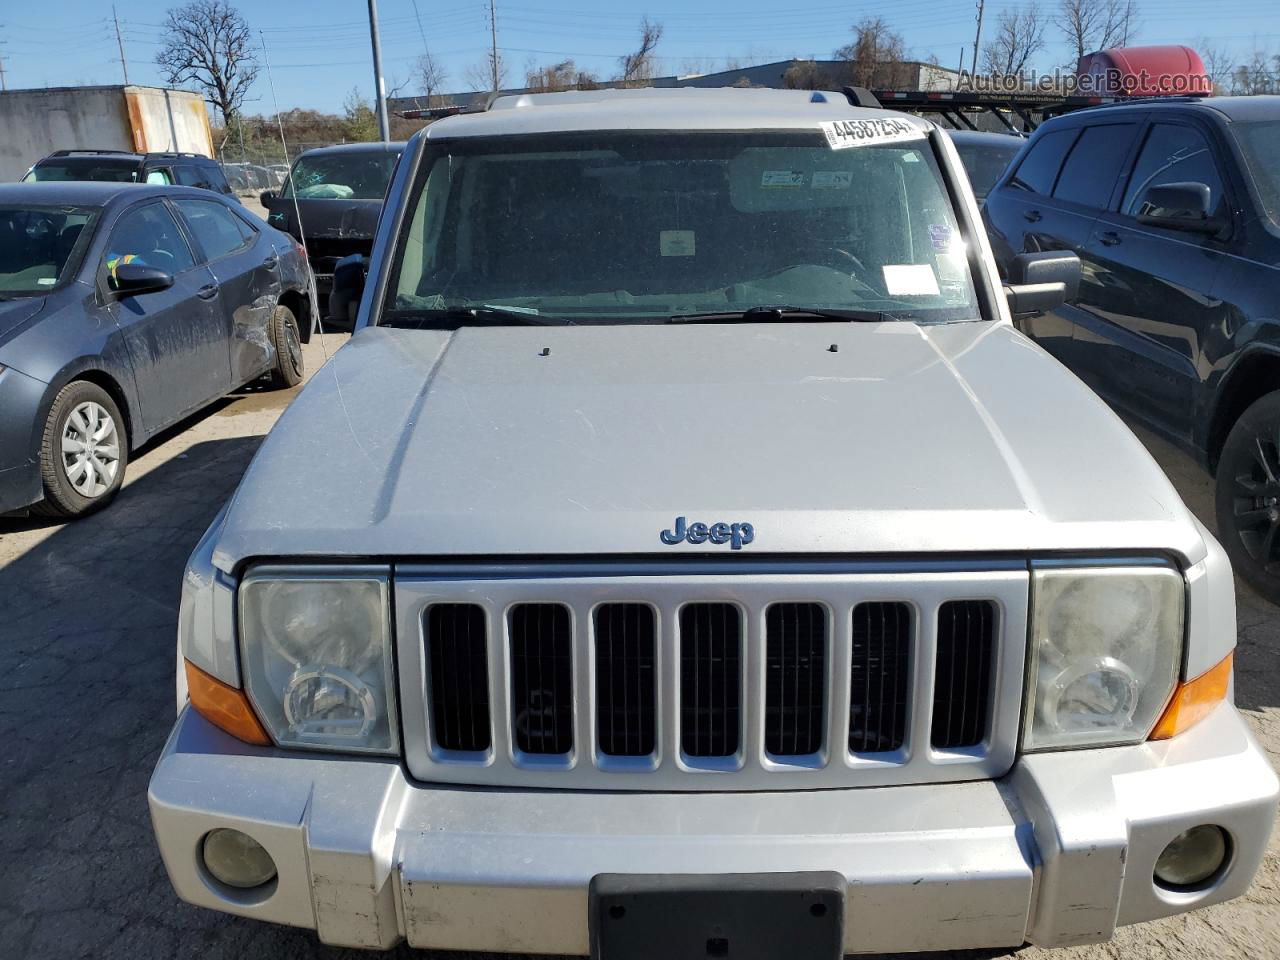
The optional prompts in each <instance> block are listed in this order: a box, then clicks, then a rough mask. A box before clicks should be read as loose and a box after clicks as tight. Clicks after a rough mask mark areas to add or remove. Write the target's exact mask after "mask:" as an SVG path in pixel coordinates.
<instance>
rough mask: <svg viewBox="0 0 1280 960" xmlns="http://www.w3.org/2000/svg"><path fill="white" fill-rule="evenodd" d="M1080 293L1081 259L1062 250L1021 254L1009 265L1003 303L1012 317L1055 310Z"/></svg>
mask: <svg viewBox="0 0 1280 960" xmlns="http://www.w3.org/2000/svg"><path fill="white" fill-rule="evenodd" d="M1079 292H1080V258H1079V257H1077V256H1076V255H1075V254H1074V253H1069V252H1066V251H1062V250H1046V251H1043V252H1040V253H1020V254H1018V255H1017V256H1016V257H1014V258H1013V262H1012V263H1011V264H1010V265H1009V283H1007V284H1006V285H1005V288H1004V295H1005V299H1007V300H1008V301H1009V312H1010V313H1012V314H1013V315H1014V316H1015V317H1025V316H1034V315H1036V314H1040V313H1048V312H1050V311H1051V310H1056V309H1057V308H1058V307H1060V306H1062V305H1063V304H1064V303H1066V302H1067V301H1068V300H1074V299H1075V298H1076V295H1077V294H1078V293H1079Z"/></svg>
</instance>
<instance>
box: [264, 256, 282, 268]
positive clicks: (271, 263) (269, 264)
mask: <svg viewBox="0 0 1280 960" xmlns="http://www.w3.org/2000/svg"><path fill="white" fill-rule="evenodd" d="M278 262H279V261H277V260H276V258H275V257H274V256H271V257H267V259H265V260H263V261H262V265H263V266H264V267H266V268H267V269H268V270H274V269H275V268H276V264H277V263H278Z"/></svg>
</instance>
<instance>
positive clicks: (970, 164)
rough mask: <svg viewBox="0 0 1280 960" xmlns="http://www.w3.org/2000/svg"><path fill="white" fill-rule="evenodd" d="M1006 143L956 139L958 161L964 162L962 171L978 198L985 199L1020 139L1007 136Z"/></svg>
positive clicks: (1020, 143) (1017, 146)
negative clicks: (969, 141) (967, 141)
mask: <svg viewBox="0 0 1280 960" xmlns="http://www.w3.org/2000/svg"><path fill="white" fill-rule="evenodd" d="M1009 141H1010V142H1009V143H1008V144H987V143H963V142H960V141H956V152H957V153H958V154H960V162H961V163H963V164H964V172H965V173H967V174H968V175H969V183H970V184H971V185H972V187H973V195H974V196H975V197H977V198H978V199H979V200H985V199H987V194H989V193H990V192H991V188H992V187H994V186H995V185H996V181H997V180H999V179H1000V174H1002V173H1004V171H1005V168H1006V167H1007V166H1009V161H1010V160H1012V159H1013V158H1014V156H1015V155H1016V154H1017V152H1018V148H1019V147H1020V146H1022V142H1023V141H1022V140H1019V139H1017V138H1014V137H1010V138H1009Z"/></svg>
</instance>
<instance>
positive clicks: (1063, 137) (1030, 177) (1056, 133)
mask: <svg viewBox="0 0 1280 960" xmlns="http://www.w3.org/2000/svg"><path fill="white" fill-rule="evenodd" d="M1076 133H1077V131H1076V130H1074V129H1071V130H1051V131H1050V132H1048V133H1045V134H1042V135H1041V137H1040V139H1038V140H1037V141H1036V142H1035V143H1033V144H1031V145H1030V146H1029V147H1028V149H1027V155H1026V156H1025V157H1023V158H1022V162H1021V163H1020V164H1018V170H1017V172H1016V173H1015V174H1014V175H1013V182H1014V183H1015V184H1017V185H1018V186H1020V187H1022V188H1024V189H1026V190H1030V191H1032V192H1033V193H1043V194H1044V195H1045V196H1048V195H1049V194H1050V193H1051V192H1052V191H1053V184H1054V181H1055V180H1057V179H1058V171H1059V170H1060V169H1061V168H1062V158H1063V157H1065V156H1066V155H1067V150H1068V149H1070V147H1071V144H1072V143H1073V142H1074V141H1075V138H1076Z"/></svg>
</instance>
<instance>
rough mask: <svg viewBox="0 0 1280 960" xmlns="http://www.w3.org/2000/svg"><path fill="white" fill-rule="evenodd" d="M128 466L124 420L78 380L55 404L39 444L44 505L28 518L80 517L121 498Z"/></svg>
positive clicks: (99, 392) (107, 399)
mask: <svg viewBox="0 0 1280 960" xmlns="http://www.w3.org/2000/svg"><path fill="white" fill-rule="evenodd" d="M128 460H129V442H128V436H127V434H126V433H125V424H124V418H123V417H122V416H121V415H120V408H119V407H117V406H116V404H115V401H114V400H112V399H111V396H110V394H108V393H107V392H106V391H105V390H103V389H102V388H101V387H99V386H98V385H97V384H94V383H89V382H88V381H86V380H76V381H73V382H72V383H69V384H67V385H66V386H65V387H63V388H62V389H61V390H60V391H59V392H58V395H57V396H56V397H55V398H54V400H53V406H52V407H51V408H50V409H49V417H48V419H47V420H46V421H45V427H44V437H43V439H42V440H41V443H40V475H41V478H42V480H43V481H44V500H42V501H41V502H40V503H38V504H36V505H35V506H34V507H32V512H33V513H37V514H41V515H43V516H46V517H82V516H84V515H85V514H88V513H92V512H93V511H95V510H101V509H102V508H103V507H105V506H106V505H107V504H108V503H110V502H111V500H112V499H113V498H114V497H115V495H116V494H117V493H119V492H120V487H121V485H122V484H123V483H124V472H125V467H126V466H127V465H128Z"/></svg>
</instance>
